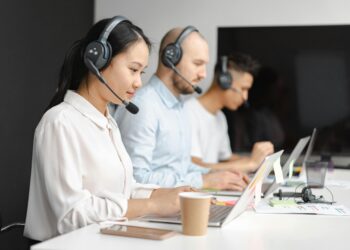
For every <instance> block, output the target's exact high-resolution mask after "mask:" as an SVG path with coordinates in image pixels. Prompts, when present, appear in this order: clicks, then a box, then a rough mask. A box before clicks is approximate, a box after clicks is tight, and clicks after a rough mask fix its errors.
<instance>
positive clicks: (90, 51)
mask: <svg viewBox="0 0 350 250" xmlns="http://www.w3.org/2000/svg"><path fill="white" fill-rule="evenodd" d="M105 52H106V46H104V45H103V44H102V43H101V42H99V41H93V42H91V43H89V44H88V45H87V46H86V49H85V52H84V61H86V59H89V60H90V61H91V62H92V63H93V64H94V65H95V67H96V68H97V69H101V68H103V67H104V66H105V65H106V63H107V61H108V58H106V56H105ZM107 53H108V51H107Z"/></svg>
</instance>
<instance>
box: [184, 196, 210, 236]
mask: <svg viewBox="0 0 350 250" xmlns="http://www.w3.org/2000/svg"><path fill="white" fill-rule="evenodd" d="M179 196H180V205H181V221H182V233H183V234H184V235H190V236H201V235H205V234H206V233H207V228H208V219H209V208H210V201H211V197H212V196H211V195H210V194H206V193H199V192H182V193H180V194H179Z"/></svg>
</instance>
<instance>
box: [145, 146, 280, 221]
mask: <svg viewBox="0 0 350 250" xmlns="http://www.w3.org/2000/svg"><path fill="white" fill-rule="evenodd" d="M282 153H283V150H281V151H279V152H277V153H274V154H272V155H269V156H266V157H265V159H264V160H263V162H262V163H261V164H260V167H259V168H258V170H257V171H256V172H255V175H254V177H253V178H252V180H251V182H250V183H249V184H248V186H247V187H246V188H245V190H244V191H243V193H242V195H241V196H240V198H239V199H238V201H237V202H236V204H235V205H234V206H217V205H211V207H210V216H209V222H208V225H209V226H212V227H221V226H223V225H226V224H227V223H229V222H231V221H232V220H234V219H235V218H237V217H238V216H239V215H241V214H242V213H243V212H244V211H245V210H246V209H247V207H248V206H249V205H250V204H252V202H253V201H254V194H255V187H256V185H257V183H259V182H262V181H263V180H264V179H265V177H266V176H267V175H268V174H269V173H270V171H271V170H272V168H273V163H274V162H275V161H276V160H277V159H279V158H280V157H281V155H282ZM140 220H143V221H151V222H165V223H175V224H181V215H180V214H177V215H174V216H171V217H156V216H144V217H142V218H140Z"/></svg>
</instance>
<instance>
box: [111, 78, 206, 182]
mask: <svg viewBox="0 0 350 250" xmlns="http://www.w3.org/2000/svg"><path fill="white" fill-rule="evenodd" d="M133 103H135V104H136V105H137V106H138V107H139V109H140V111H139V112H138V113H137V114H136V115H133V114H131V113H129V112H128V111H126V110H125V108H118V109H117V111H116V113H115V115H114V117H115V118H116V120H117V123H118V126H119V128H120V131H121V135H122V139H123V142H124V144H125V147H126V149H127V151H128V153H129V155H130V158H131V160H132V163H133V166H134V177H135V179H136V180H137V181H138V182H140V183H153V184H157V185H160V186H163V187H175V186H181V185H190V186H192V187H196V188H200V187H202V185H203V181H202V174H204V173H207V172H209V170H208V169H207V168H203V167H200V166H197V165H195V164H193V163H192V162H191V156H190V152H191V134H190V133H191V132H190V124H189V121H188V118H187V114H186V113H185V112H186V111H185V110H184V109H183V101H182V100H181V99H178V98H176V97H175V96H174V95H173V94H172V93H171V92H170V90H169V89H168V88H167V87H166V86H165V85H164V84H163V82H162V81H161V80H160V79H159V78H158V77H157V76H155V75H154V76H152V78H151V79H150V81H149V83H148V84H147V85H146V86H144V87H143V88H141V89H140V90H139V91H138V92H137V94H136V96H135V98H134V99H133Z"/></svg>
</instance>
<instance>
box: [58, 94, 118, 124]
mask: <svg viewBox="0 0 350 250" xmlns="http://www.w3.org/2000/svg"><path fill="white" fill-rule="evenodd" d="M64 102H65V103H68V104H70V105H72V106H73V107H74V108H75V109H76V110H78V111H79V112H80V113H81V114H82V115H84V116H85V117H87V118H88V119H90V120H91V121H92V122H94V123H95V124H96V125H97V126H99V127H101V128H109V127H110V125H109V121H113V118H112V116H111V115H110V114H109V111H108V108H107V117H106V116H104V115H103V114H102V113H101V112H100V111H98V110H97V109H96V108H95V107H94V106H93V105H92V104H91V103H90V102H89V101H88V100H86V99H85V98H84V97H82V96H81V95H79V94H78V93H76V92H74V91H72V90H68V91H67V93H66V95H65V96H64Z"/></svg>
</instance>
